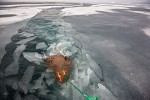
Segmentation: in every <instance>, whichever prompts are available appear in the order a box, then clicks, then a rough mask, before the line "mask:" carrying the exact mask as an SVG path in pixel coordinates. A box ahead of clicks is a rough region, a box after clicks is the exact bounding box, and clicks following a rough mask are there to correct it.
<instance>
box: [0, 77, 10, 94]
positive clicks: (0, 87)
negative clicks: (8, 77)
mask: <svg viewBox="0 0 150 100" xmlns="http://www.w3.org/2000/svg"><path fill="white" fill-rule="evenodd" d="M8 94H9V93H8V91H7V89H6V84H5V80H4V79H1V78H0V95H1V97H3V96H4V97H7V95H8Z"/></svg>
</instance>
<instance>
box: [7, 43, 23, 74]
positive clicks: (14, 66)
mask: <svg viewBox="0 0 150 100" xmlns="http://www.w3.org/2000/svg"><path fill="white" fill-rule="evenodd" d="M25 48H26V46H25V45H20V46H18V47H17V48H16V50H15V51H14V54H13V58H14V62H13V63H11V64H10V65H8V66H7V67H6V69H5V76H9V75H14V74H17V73H18V69H19V63H18V60H19V57H20V55H21V53H22V52H23V51H24V49H25Z"/></svg>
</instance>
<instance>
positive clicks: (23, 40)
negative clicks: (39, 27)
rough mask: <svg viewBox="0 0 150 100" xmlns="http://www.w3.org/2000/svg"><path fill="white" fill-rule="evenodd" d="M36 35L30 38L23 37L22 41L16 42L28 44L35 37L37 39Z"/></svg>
mask: <svg viewBox="0 0 150 100" xmlns="http://www.w3.org/2000/svg"><path fill="white" fill-rule="evenodd" d="M35 38H36V36H35V37H30V38H26V39H22V40H21V41H19V42H17V43H16V44H26V43H27V42H29V41H32V40H33V39H35Z"/></svg>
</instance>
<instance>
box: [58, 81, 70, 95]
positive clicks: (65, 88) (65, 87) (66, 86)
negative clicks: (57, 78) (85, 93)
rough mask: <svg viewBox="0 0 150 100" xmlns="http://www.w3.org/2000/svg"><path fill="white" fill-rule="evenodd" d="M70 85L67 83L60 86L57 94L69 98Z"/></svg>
mask: <svg viewBox="0 0 150 100" xmlns="http://www.w3.org/2000/svg"><path fill="white" fill-rule="evenodd" d="M70 87H71V85H70V84H69V83H66V84H61V88H62V89H61V90H59V93H60V94H61V95H62V96H65V97H69V94H70V93H69V92H70V91H69V89H70Z"/></svg>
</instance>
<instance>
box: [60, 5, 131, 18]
mask: <svg viewBox="0 0 150 100" xmlns="http://www.w3.org/2000/svg"><path fill="white" fill-rule="evenodd" d="M128 7H129V6H123V5H100V4H99V5H92V6H89V7H72V8H65V9H62V15H63V16H74V15H92V14H101V13H100V12H110V13H117V12H116V11H113V9H129V8H128Z"/></svg>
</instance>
